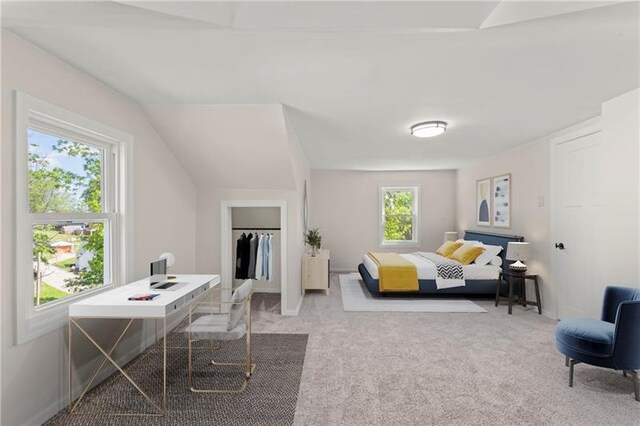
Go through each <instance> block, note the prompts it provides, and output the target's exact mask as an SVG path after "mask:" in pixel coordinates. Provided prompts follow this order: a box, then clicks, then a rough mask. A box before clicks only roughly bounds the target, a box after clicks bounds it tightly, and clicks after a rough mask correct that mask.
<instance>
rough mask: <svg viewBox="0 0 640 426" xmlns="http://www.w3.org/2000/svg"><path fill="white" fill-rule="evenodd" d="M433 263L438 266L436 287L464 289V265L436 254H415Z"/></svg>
mask: <svg viewBox="0 0 640 426" xmlns="http://www.w3.org/2000/svg"><path fill="white" fill-rule="evenodd" d="M415 254H417V255H418V256H420V257H423V258H425V259H427V260H429V261H431V262H432V263H433V264H434V265H436V269H437V271H438V272H437V274H436V287H438V290H440V289H441V288H451V287H464V286H465V281H464V270H463V269H462V264H461V263H460V262H456V261H455V260H451V259H447V258H446V257H443V256H440V255H439V254H435V253H426V252H418V253H415Z"/></svg>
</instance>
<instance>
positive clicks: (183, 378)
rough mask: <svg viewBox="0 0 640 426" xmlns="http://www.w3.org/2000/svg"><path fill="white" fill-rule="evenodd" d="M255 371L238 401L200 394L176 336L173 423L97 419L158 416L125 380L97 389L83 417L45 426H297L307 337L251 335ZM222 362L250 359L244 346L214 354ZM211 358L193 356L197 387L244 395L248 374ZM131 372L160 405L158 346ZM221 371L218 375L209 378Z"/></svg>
mask: <svg viewBox="0 0 640 426" xmlns="http://www.w3.org/2000/svg"><path fill="white" fill-rule="evenodd" d="M251 343H252V355H253V362H254V363H255V364H256V369H255V370H254V373H253V375H252V377H251V380H250V382H249V385H248V387H247V389H246V390H245V391H244V392H242V393H239V394H194V393H192V392H191V391H189V389H188V387H187V371H188V370H187V359H188V351H187V350H186V349H179V348H177V347H180V346H182V347H184V346H186V344H187V342H186V339H185V338H184V335H183V334H182V333H177V332H173V333H170V334H169V336H168V338H167V344H168V346H169V347H172V346H173V347H174V348H172V349H170V352H169V359H168V361H169V362H170V368H169V369H168V370H167V389H168V396H167V411H168V413H167V416H166V417H145V416H104V415H97V414H91V412H95V411H97V410H99V411H103V412H104V411H107V412H129V413H131V412H137V413H154V411H153V409H152V407H151V406H150V405H149V404H147V403H146V401H145V400H144V399H143V397H142V396H141V395H140V394H139V393H138V392H137V391H136V390H135V389H134V388H133V387H132V386H131V384H130V383H129V382H128V381H126V379H125V378H124V377H122V376H121V375H120V374H114V375H112V376H111V377H110V378H109V379H108V380H106V381H105V382H103V383H102V384H100V385H98V386H97V387H96V388H95V389H92V390H91V391H90V392H89V393H87V395H86V396H85V398H84V399H83V400H82V402H81V405H80V406H79V407H78V410H77V412H78V413H81V414H78V415H69V414H68V413H67V411H66V410H63V411H61V412H60V413H58V414H57V415H56V416H55V417H54V418H52V419H51V420H49V421H48V422H47V423H46V424H47V425H89V424H91V425H210V424H219V425H237V426H244V425H289V424H291V423H292V422H293V419H294V412H295V407H296V400H297V397H298V389H299V385H300V376H301V374H302V365H303V363H304V358H305V349H306V346H307V335H305V334H260V333H255V334H253V336H252V341H251ZM213 355H214V356H215V360H216V361H217V362H238V361H242V360H243V357H244V340H243V339H241V340H236V341H231V342H219V347H218V348H217V349H215V350H214V351H213ZM211 358H212V352H211V350H209V348H203V349H202V350H198V351H195V352H194V383H195V385H196V386H197V387H199V388H207V387H208V388H224V389H232V388H238V387H239V386H240V385H241V384H242V379H243V377H244V370H243V367H238V366H216V367H213V366H211V364H210V361H211ZM128 367H129V368H128V373H129V374H131V376H132V378H133V379H134V380H135V381H136V382H137V383H138V384H139V385H140V386H141V387H142V388H143V389H144V390H145V391H146V392H148V393H149V394H150V396H151V397H152V398H154V400H156V401H160V400H161V398H162V394H161V391H162V388H161V383H162V351H161V347H158V346H155V347H152V348H151V349H149V350H147V351H146V352H144V353H143V354H142V355H140V356H139V357H138V358H137V359H135V360H133V361H132V362H131V363H130V364H129V366H128ZM212 371H215V374H209V373H210V372H212Z"/></svg>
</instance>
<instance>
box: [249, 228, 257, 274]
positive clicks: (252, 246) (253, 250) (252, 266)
mask: <svg viewBox="0 0 640 426" xmlns="http://www.w3.org/2000/svg"><path fill="white" fill-rule="evenodd" d="M258 240H259V237H258V234H257V233H256V234H255V235H254V236H253V238H251V240H250V241H249V273H248V278H251V279H255V278H256V254H257V252H258Z"/></svg>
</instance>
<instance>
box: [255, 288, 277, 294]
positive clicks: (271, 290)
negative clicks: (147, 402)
mask: <svg viewBox="0 0 640 426" xmlns="http://www.w3.org/2000/svg"><path fill="white" fill-rule="evenodd" d="M253 292H254V293H280V289H279V288H255V287H254V288H253Z"/></svg>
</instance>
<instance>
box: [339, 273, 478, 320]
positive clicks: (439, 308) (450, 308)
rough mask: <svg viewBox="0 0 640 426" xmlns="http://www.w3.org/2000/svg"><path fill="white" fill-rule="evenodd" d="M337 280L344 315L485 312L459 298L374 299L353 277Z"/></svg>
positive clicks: (359, 278) (394, 296)
mask: <svg viewBox="0 0 640 426" xmlns="http://www.w3.org/2000/svg"><path fill="white" fill-rule="evenodd" d="M339 279H340V292H341V293H342V308H343V309H344V310H345V311H347V312H443V313H447V312H463V313H480V312H487V311H486V309H484V308H482V307H481V306H478V305H476V304H475V303H473V302H472V301H470V300H467V299H464V298H462V297H457V298H456V297H453V298H447V299H443V298H437V299H430V298H428V296H426V295H425V296H424V297H401V296H398V295H391V296H390V297H384V296H374V295H373V294H371V292H370V291H369V290H368V289H367V287H366V285H365V283H364V282H363V281H362V277H360V274H357V273H355V274H344V275H340V277H339Z"/></svg>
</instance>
